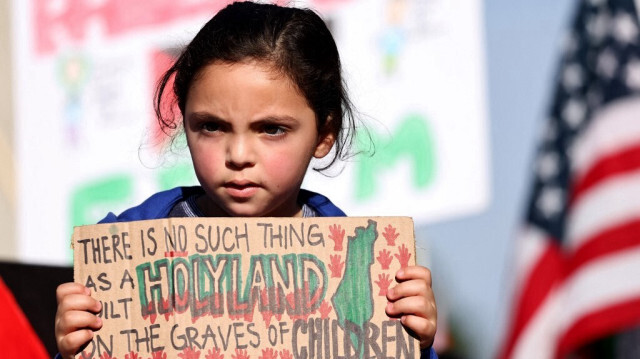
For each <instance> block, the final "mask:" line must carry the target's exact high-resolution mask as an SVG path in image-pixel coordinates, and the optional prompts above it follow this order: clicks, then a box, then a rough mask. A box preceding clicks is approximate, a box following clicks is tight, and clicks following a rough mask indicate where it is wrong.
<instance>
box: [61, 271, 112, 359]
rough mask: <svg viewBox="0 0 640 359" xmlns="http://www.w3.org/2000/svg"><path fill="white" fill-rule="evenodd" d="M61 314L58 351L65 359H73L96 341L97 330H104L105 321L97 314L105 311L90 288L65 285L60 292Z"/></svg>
mask: <svg viewBox="0 0 640 359" xmlns="http://www.w3.org/2000/svg"><path fill="white" fill-rule="evenodd" d="M56 298H57V300H58V311H57V312H56V322H55V333H56V344H57V345H58V351H60V355H61V356H62V358H64V359H73V358H74V356H75V354H77V353H78V352H79V351H80V349H81V348H82V347H83V346H84V345H85V344H87V343H88V342H89V341H90V340H91V339H92V338H93V330H97V329H100V328H101V327H102V320H101V319H100V318H98V316H96V315H95V314H93V313H98V312H99V311H100V309H101V306H102V305H101V304H100V302H99V301H97V300H95V299H94V298H92V297H91V292H90V290H89V289H88V288H86V287H85V286H83V285H82V284H78V283H63V284H61V285H60V286H58V289H57V290H56Z"/></svg>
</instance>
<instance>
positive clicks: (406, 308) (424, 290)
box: [386, 266, 438, 349]
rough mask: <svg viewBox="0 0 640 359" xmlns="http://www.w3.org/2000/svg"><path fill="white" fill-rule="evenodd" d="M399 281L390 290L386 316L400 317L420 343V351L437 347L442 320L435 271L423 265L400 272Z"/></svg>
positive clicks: (398, 273) (398, 274)
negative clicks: (433, 282)
mask: <svg viewBox="0 0 640 359" xmlns="http://www.w3.org/2000/svg"><path fill="white" fill-rule="evenodd" d="M396 281H397V282H398V285H396V286H395V287H393V288H390V289H389V290H388V291H387V299H388V300H389V303H388V304H387V307H386V313H387V315H388V316H390V317H400V321H401V322H402V324H403V325H404V326H405V329H407V330H408V331H409V332H410V333H411V332H413V334H414V335H415V336H416V337H417V338H418V339H419V340H420V348H422V349H424V348H428V347H430V346H431V345H433V340H434V338H435V335H436V322H437V318H438V312H437V309H436V300H435V298H434V296H433V290H432V289H431V271H429V269H427V268H425V267H420V266H412V267H406V268H403V269H400V270H399V271H398V272H397V273H396Z"/></svg>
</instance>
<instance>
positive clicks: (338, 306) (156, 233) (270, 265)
mask: <svg viewBox="0 0 640 359" xmlns="http://www.w3.org/2000/svg"><path fill="white" fill-rule="evenodd" d="M73 246H74V260H75V280H76V281H77V282H79V283H82V284H84V285H85V286H87V287H89V288H90V289H91V290H92V293H94V294H93V295H95V297H96V298H97V299H98V300H100V301H101V302H102V311H101V312H100V314H99V316H100V317H101V318H102V320H103V323H104V326H103V328H102V329H101V330H100V331H98V332H97V333H96V335H95V336H94V339H93V340H92V341H91V343H90V344H89V345H88V346H87V347H86V348H85V349H84V351H83V352H82V353H80V354H79V355H78V358H85V359H89V358H94V359H98V358H99V359H106V358H113V359H116V358H117V359H157V358H158V359H166V358H181V359H218V358H223V357H224V356H226V358H232V359H248V358H259V359H267V358H271V359H275V358H281V359H288V358H305V359H306V358H371V357H375V358H405V357H407V358H413V357H415V356H416V355H418V354H419V350H418V345H417V341H416V340H415V339H413V338H412V337H411V336H410V335H409V334H408V333H407V332H406V331H405V330H404V328H403V327H402V325H401V324H400V322H399V321H398V320H395V319H392V318H389V317H388V316H387V315H386V314H385V312H384V308H385V306H386V303H387V300H386V297H385V295H386V291H387V289H388V288H389V287H390V286H392V285H393V284H392V282H393V280H394V276H395V273H396V272H397V271H398V269H400V268H402V267H405V266H408V265H413V263H415V240H414V235H413V222H412V221H411V219H409V218H405V217H375V218H355V217H349V218H234V219H228V218H171V219H160V220H153V221H140V222H127V223H115V224H100V225H93V226H83V227H76V228H75V231H74V236H73Z"/></svg>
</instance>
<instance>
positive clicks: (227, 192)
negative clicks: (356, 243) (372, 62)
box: [55, 2, 436, 359]
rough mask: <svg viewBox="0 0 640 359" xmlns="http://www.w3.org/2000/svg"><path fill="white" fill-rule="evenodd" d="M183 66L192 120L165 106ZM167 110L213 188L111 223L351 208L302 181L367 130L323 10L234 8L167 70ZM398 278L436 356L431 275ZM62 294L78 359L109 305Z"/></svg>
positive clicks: (59, 324) (64, 325) (399, 290)
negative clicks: (358, 121) (355, 110)
mask: <svg viewBox="0 0 640 359" xmlns="http://www.w3.org/2000/svg"><path fill="white" fill-rule="evenodd" d="M172 76H175V83H174V86H173V92H174V94H175V96H176V99H177V104H178V108H179V109H180V112H181V115H182V117H181V118H180V117H178V118H174V117H173V116H172V115H173V114H172V113H166V112H164V111H163V109H164V108H167V107H166V106H164V104H163V101H164V99H165V97H166V96H163V95H166V93H165V91H166V90H167V84H168V83H169V79H170V78H171V77H172ZM156 113H157V115H158V119H159V121H160V124H161V126H162V127H163V129H165V130H167V131H170V130H175V129H176V128H178V126H183V128H184V132H185V134H186V138H187V144H188V147H189V150H190V153H191V157H192V160H193V166H194V168H195V173H196V175H197V177H198V181H199V182H200V185H201V186H198V187H190V188H186V187H181V188H175V189H172V190H169V191H165V192H160V193H157V194H155V195H153V196H152V197H150V198H149V199H147V200H146V201H145V202H143V203H142V204H141V205H139V206H137V207H134V208H131V209H129V210H127V211H125V212H123V213H122V214H121V215H119V216H116V215H114V214H113V213H109V215H108V216H107V217H106V218H105V219H103V220H102V221H101V222H102V223H108V222H116V221H135V220H144V219H157V218H166V217H197V216H202V217H227V216H246V217H249V216H251V217H253V216H262V217H270V216H279V217H280V216H281V217H285V216H288V217H301V216H302V217H312V216H344V215H345V214H344V213H343V212H342V211H341V210H340V209H338V208H337V207H336V206H335V205H333V204H332V203H331V202H330V201H329V199H327V198H326V197H324V196H322V195H320V194H316V193H312V192H309V191H305V190H302V189H300V186H301V184H302V180H303V178H304V175H305V172H306V170H307V167H308V166H309V163H310V161H311V159H312V158H314V157H315V158H324V157H326V156H327V155H329V154H330V152H331V156H330V158H329V159H328V164H327V165H326V166H324V167H323V168H320V169H319V170H322V169H326V168H328V167H329V166H330V165H331V164H333V163H334V162H335V161H336V159H338V158H340V157H342V156H344V154H345V153H346V151H347V150H348V145H349V144H350V142H351V139H352V136H353V134H354V132H355V125H354V120H353V116H352V112H351V107H350V102H349V99H348V97H347V94H346V91H345V89H344V86H343V82H342V77H341V69H340V59H339V56H338V51H337V48H336V45H335V42H334V40H333V37H332V36H331V34H330V32H329V30H328V29H327V27H326V25H325V24H324V22H323V21H322V19H320V17H319V16H318V15H317V14H315V13H314V12H312V11H310V10H302V9H296V8H287V7H280V6H276V5H265V4H256V3H252V2H238V3H234V4H231V5H229V6H227V7H226V8H225V9H223V10H221V11H220V12H219V13H218V14H217V15H215V16H214V17H213V18H212V19H211V20H210V21H209V22H208V23H207V24H206V25H205V26H204V27H203V28H202V29H201V30H200V32H199V33H198V34H197V35H196V36H195V38H194V39H193V41H191V43H190V44H189V45H188V46H187V47H186V49H185V50H184V52H183V53H182V55H181V56H180V57H179V58H178V60H177V61H176V63H175V64H174V65H173V66H172V67H171V68H170V69H169V70H168V71H167V73H166V74H165V75H164V77H163V78H162V81H161V82H160V85H159V87H158V90H157V93H156ZM181 119H183V120H181ZM180 121H181V122H182V123H180ZM332 148H333V151H331V150H332ZM316 170H318V169H316ZM396 280H397V282H398V284H397V285H396V286H395V287H393V288H391V289H389V291H388V294H387V297H388V300H389V303H388V305H387V307H386V312H387V314H388V315H389V316H392V317H399V318H401V321H402V323H403V325H404V326H405V328H406V330H407V331H409V332H410V333H412V335H414V336H416V337H417V338H418V339H419V340H420V346H421V348H422V349H423V350H422V357H432V358H433V357H435V353H434V352H433V350H432V349H431V345H432V343H433V339H434V335H435V332H436V305H435V300H434V296H433V292H432V289H431V274H430V272H429V270H428V269H427V268H424V267H419V266H415V267H408V268H405V269H402V270H400V271H399V272H398V273H397V274H396ZM57 299H58V312H57V314H56V324H55V332H56V341H57V343H58V349H59V351H60V357H61V358H64V359H69V358H73V357H74V355H75V354H76V353H78V352H79V351H80V349H81V348H82V347H83V345H85V344H86V343H87V342H89V341H90V340H91V338H92V337H93V331H94V330H98V329H100V327H101V326H102V322H101V320H100V318H98V316H96V315H95V313H98V312H99V311H100V309H101V308H100V303H99V302H98V301H97V300H95V299H94V298H92V297H91V295H90V292H89V290H88V289H87V288H85V287H84V286H82V285H81V284H78V283H65V284H62V285H61V286H60V287H58V290H57Z"/></svg>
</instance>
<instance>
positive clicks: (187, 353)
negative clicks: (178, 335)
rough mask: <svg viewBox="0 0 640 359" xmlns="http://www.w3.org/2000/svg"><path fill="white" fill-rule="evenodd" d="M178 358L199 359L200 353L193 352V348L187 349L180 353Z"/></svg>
mask: <svg viewBox="0 0 640 359" xmlns="http://www.w3.org/2000/svg"><path fill="white" fill-rule="evenodd" d="M178 357H179V358H181V359H199V358H200V352H199V351H195V350H193V348H190V347H186V348H184V350H182V353H178Z"/></svg>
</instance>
